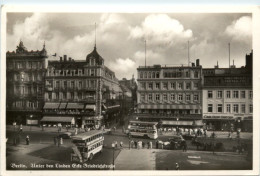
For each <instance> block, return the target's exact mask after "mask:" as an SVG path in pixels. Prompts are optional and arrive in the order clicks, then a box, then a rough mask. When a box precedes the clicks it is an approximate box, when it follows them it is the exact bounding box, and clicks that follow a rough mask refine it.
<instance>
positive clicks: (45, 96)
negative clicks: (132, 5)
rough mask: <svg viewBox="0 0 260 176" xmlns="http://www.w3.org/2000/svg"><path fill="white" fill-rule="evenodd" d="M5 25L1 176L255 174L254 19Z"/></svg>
mask: <svg viewBox="0 0 260 176" xmlns="http://www.w3.org/2000/svg"><path fill="white" fill-rule="evenodd" d="M5 17H6V19H5V21H6V23H5V30H6V31H4V35H5V38H6V41H5V45H6V46H5V51H3V50H2V51H3V54H4V56H5V60H4V64H5V66H4V67H2V68H1V69H3V68H5V70H4V72H5V83H4V89H5V99H2V101H3V102H5V106H4V107H5V109H1V111H5V112H2V114H4V116H1V122H2V127H3V126H4V132H5V141H2V143H1V144H3V145H5V151H4V152H5V153H4V154H3V155H5V160H4V161H3V159H2V162H4V163H5V165H4V166H5V168H3V169H5V170H6V171H18V170H19V171H41V170H43V171H93V170H94V171H96V172H99V171H104V170H105V171H109V172H116V171H128V170H129V171H165V173H168V172H169V173H172V174H178V172H181V171H242V172H243V171H245V172H244V173H246V171H248V172H249V171H252V170H254V169H255V168H254V167H253V166H254V159H253V158H254V155H255V154H258V155H259V153H258V152H257V153H254V152H256V150H254V143H253V136H254V135H259V132H257V133H254V130H256V129H254V128H253V126H254V123H256V122H255V118H258V114H257V115H255V113H253V112H255V109H253V102H254V101H253V99H254V98H255V97H254V96H253V94H254V95H255V93H254V91H256V90H254V91H253V84H255V82H254V79H253V72H254V70H253V63H255V62H254V61H255V60H256V58H254V52H255V48H253V26H254V25H253V21H254V20H256V19H254V15H253V11H252V10H251V11H248V12H247V11H242V12H232V13H231V12H218V13H216V12H214V13H213V12H206V13H205V12H203V13H202V12H201V13H199V12H196V13H194V12H185V13H177V12H169V11H166V12H134V13H133V12H132V13H129V12H128V13H127V12H125V13H124V12H122V11H119V12H117V11H115V12H100V11H97V12H92V11H91V12H63V11H62V12H42V11H39V12H37V10H36V9H31V10H30V11H27V12H19V11H18V12H14V11H11V12H8V11H7V12H6V13H5ZM2 32H3V31H2ZM2 35H3V33H2ZM1 76H3V75H1ZM257 81H258V80H257ZM257 122H258V121H257ZM3 123H4V124H3ZM257 128H258V129H259V127H257ZM258 138H259V136H258ZM257 150H258V149H257ZM242 172H241V173H242ZM226 173H228V172H226Z"/></svg>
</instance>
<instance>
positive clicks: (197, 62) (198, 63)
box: [196, 59, 200, 67]
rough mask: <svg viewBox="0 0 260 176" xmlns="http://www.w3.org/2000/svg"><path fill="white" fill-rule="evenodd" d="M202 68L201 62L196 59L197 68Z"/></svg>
mask: <svg viewBox="0 0 260 176" xmlns="http://www.w3.org/2000/svg"><path fill="white" fill-rule="evenodd" d="M198 66H200V60H199V59H196V67H198Z"/></svg>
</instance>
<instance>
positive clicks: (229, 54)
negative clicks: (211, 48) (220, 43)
mask: <svg viewBox="0 0 260 176" xmlns="http://www.w3.org/2000/svg"><path fill="white" fill-rule="evenodd" d="M228 60H229V62H228V63H229V64H228V65H229V67H228V68H230V43H228Z"/></svg>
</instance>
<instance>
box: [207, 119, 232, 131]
mask: <svg viewBox="0 0 260 176" xmlns="http://www.w3.org/2000/svg"><path fill="white" fill-rule="evenodd" d="M203 121H204V123H205V124H206V128H207V129H208V130H216V131H230V130H231V131H234V130H236V128H237V125H236V120H235V118H234V116H220V115H204V116H203Z"/></svg>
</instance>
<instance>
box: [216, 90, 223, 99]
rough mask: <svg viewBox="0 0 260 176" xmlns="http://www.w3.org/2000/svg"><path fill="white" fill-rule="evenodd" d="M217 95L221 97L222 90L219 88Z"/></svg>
mask: <svg viewBox="0 0 260 176" xmlns="http://www.w3.org/2000/svg"><path fill="white" fill-rule="evenodd" d="M217 97H218V98H222V91H221V90H219V91H218V94H217Z"/></svg>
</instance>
